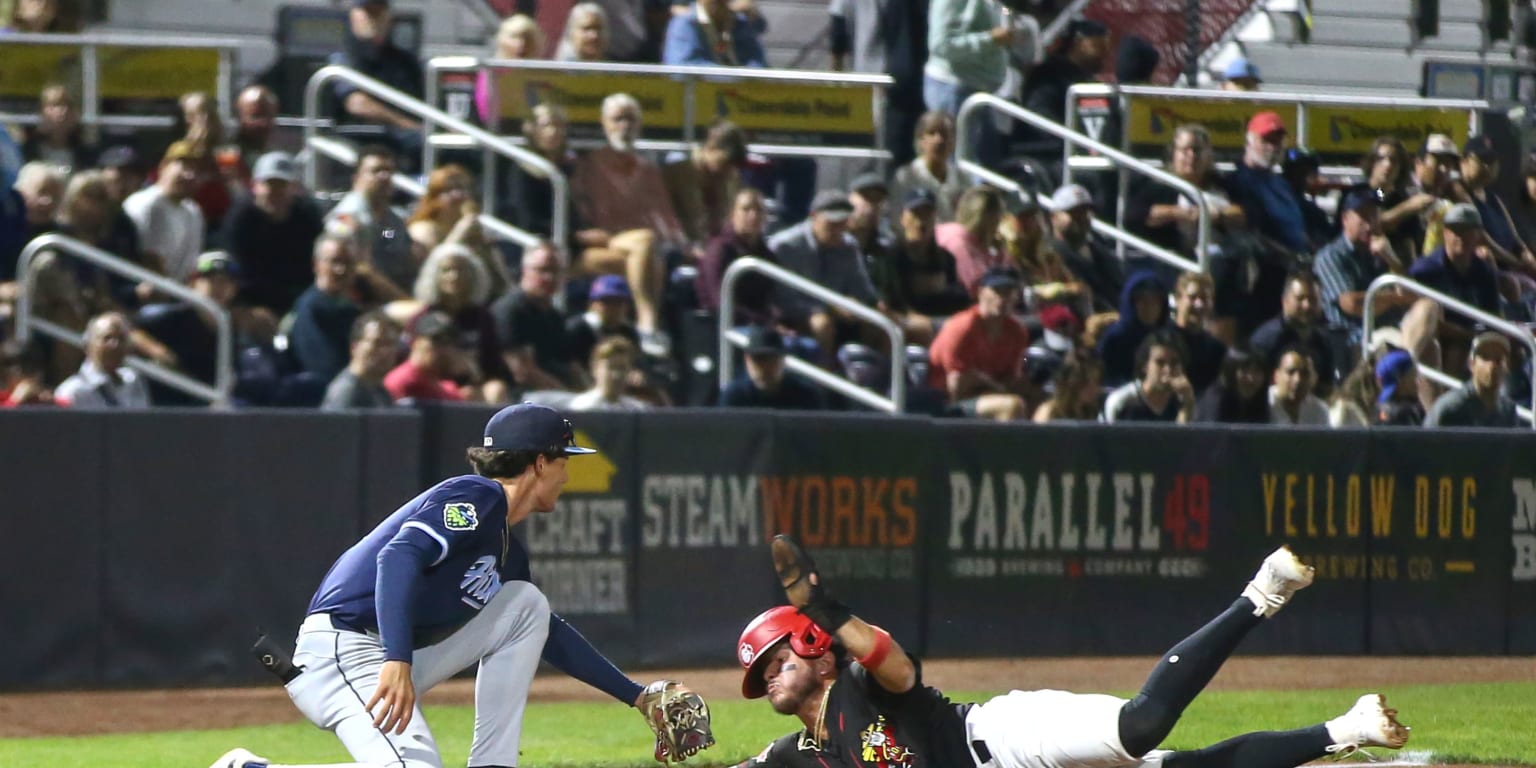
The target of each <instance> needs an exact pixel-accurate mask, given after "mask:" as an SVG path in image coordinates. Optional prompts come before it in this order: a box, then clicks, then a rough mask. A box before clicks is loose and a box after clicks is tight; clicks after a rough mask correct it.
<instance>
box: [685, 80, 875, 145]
mask: <svg viewBox="0 0 1536 768" xmlns="http://www.w3.org/2000/svg"><path fill="white" fill-rule="evenodd" d="M697 99H698V102H697V110H698V118H699V123H700V125H707V124H708V123H709V122H710V121H711V120H714V119H715V118H716V117H724V118H727V119H729V120H731V121H732V122H734V123H736V124H737V125H739V126H741V127H742V128H745V129H746V130H748V131H758V132H774V131H779V132H786V133H791V132H792V133H807V132H809V133H821V134H863V135H869V134H872V133H873V132H874V125H875V112H874V103H873V99H872V98H871V97H870V90H869V87H868V86H862V87H857V88H850V87H847V86H841V85H815V84H809V83H767V82H752V81H744V82H736V83H699V85H698V94H697Z"/></svg>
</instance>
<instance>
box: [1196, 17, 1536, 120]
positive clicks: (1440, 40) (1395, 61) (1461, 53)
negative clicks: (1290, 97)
mask: <svg viewBox="0 0 1536 768" xmlns="http://www.w3.org/2000/svg"><path fill="white" fill-rule="evenodd" d="M1304 2H1305V0H1269V1H1268V2H1265V3H1263V4H1262V6H1263V7H1262V8H1260V9H1258V11H1257V12H1256V13H1253V14H1251V15H1250V17H1249V18H1248V19H1247V21H1246V22H1245V23H1243V24H1240V25H1239V26H1238V27H1237V28H1236V29H1235V34H1234V35H1233V39H1232V40H1231V41H1229V42H1228V43H1226V44H1225V45H1224V46H1223V47H1222V48H1221V49H1220V50H1219V51H1217V52H1216V53H1215V55H1213V56H1212V57H1211V58H1210V59H1209V61H1208V63H1207V66H1206V68H1205V69H1206V71H1207V72H1208V73H1210V74H1211V75H1212V76H1216V75H1219V73H1220V72H1221V70H1222V68H1223V67H1224V66H1225V64H1226V63H1227V61H1229V60H1230V59H1231V58H1233V57H1235V56H1238V55H1242V54H1243V53H1246V55H1247V56H1248V58H1249V60H1250V61H1252V62H1253V63H1254V64H1255V65H1257V66H1258V68H1259V71H1260V72H1261V73H1262V74H1263V76H1264V88H1265V89H1266V90H1275V91H1282V90H1284V91H1308V90H1319V89H1320V90H1327V91H1329V92H1332V93H1358V94H1362V95H1364V94H1369V95H1398V96H1414V95H1418V93H1419V89H1420V85H1421V83H1422V80H1423V72H1424V62H1425V61H1427V60H1435V61H1455V62H1505V63H1508V62H1510V61H1512V60H1513V59H1514V57H1515V55H1516V50H1515V48H1514V47H1513V46H1512V45H1511V44H1510V43H1509V42H1508V41H1489V40H1488V35H1487V23H1486V20H1485V18H1484V8H1485V5H1486V4H1485V2H1483V1H1482V0H1440V30H1439V34H1437V35H1435V36H1433V37H1423V38H1420V37H1419V36H1418V34H1417V32H1416V30H1415V25H1414V21H1413V19H1414V16H1413V13H1414V5H1415V3H1414V1H1413V0H1312V2H1311V9H1312V24H1311V29H1310V35H1309V34H1307V29H1306V25H1305V22H1304V21H1303V17H1302V15H1301V14H1300V13H1298V8H1299V7H1301V6H1300V5H1299V3H1304Z"/></svg>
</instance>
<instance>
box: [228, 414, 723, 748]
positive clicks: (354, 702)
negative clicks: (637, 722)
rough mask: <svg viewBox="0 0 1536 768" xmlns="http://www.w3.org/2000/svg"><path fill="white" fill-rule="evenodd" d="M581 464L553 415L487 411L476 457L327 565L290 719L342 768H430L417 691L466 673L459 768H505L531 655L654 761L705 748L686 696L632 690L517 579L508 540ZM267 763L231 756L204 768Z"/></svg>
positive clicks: (526, 580) (518, 569) (303, 633)
mask: <svg viewBox="0 0 1536 768" xmlns="http://www.w3.org/2000/svg"><path fill="white" fill-rule="evenodd" d="M589 453H594V451H592V450H591V449H588V448H579V447H577V446H576V443H575V438H574V433H573V431H572V428H571V423H570V422H569V421H567V420H566V419H565V418H564V417H563V416H562V415H561V414H560V413H559V412H557V411H555V410H554V409H552V408H547V407H544V406H539V405H533V404H530V403H523V404H521V405H513V406H508V407H507V408H503V409H502V410H501V411H499V412H498V413H497V414H496V415H495V416H492V417H491V419H490V421H489V422H488V423H487V424H486V425H485V436H484V444H483V446H481V447H475V448H470V449H469V451H468V458H469V462H470V464H471V465H472V466H473V467H474V470H475V474H473V475H462V476H459V477H455V478H451V479H449V480H444V481H443V482H441V483H438V484H437V485H434V486H432V487H431V488H430V489H428V490H427V491H426V492H424V493H422V494H421V495H420V496H417V497H416V498H414V499H412V500H410V501H409V502H406V504H405V505H404V506H402V507H400V508H399V509H398V510H396V511H395V513H394V514H392V515H390V516H389V517H388V518H386V519H385V520H384V521H383V522H382V523H380V524H379V525H378V527H376V528H374V529H373V531H372V532H371V533H369V534H368V535H367V536H365V537H363V539H362V541H359V542H358V543H357V544H355V545H353V546H352V548H351V549H348V550H347V551H346V552H345V553H343V554H342V555H341V558H340V559H338V560H337V561H336V563H335V564H334V565H332V566H331V570H330V572H329V573H327V574H326V576H325V579H324V580H323V581H322V582H321V584H320V588H319V589H318V590H317V591H316V592H315V596H314V598H313V599H312V600H311V601H310V604H309V615H308V617H307V618H305V619H304V623H303V625H302V626H301V627H300V628H299V635H298V642H297V648H296V650H295V652H294V656H293V667H294V670H295V671H297V674H296V675H295V676H292V677H291V679H289V680H287V682H286V688H287V690H288V695H289V697H291V698H292V699H293V702H294V704H296V705H298V708H299V711H301V712H303V713H304V716H305V717H308V718H309V719H310V721H311V722H313V723H314V724H315V725H318V726H320V727H321V728H324V729H326V730H329V731H333V732H335V734H336V736H337V737H338V738H340V739H341V742H342V744H344V745H346V747H347V751H348V752H351V753H352V757H353V758H354V759H356V760H357V761H358V763H357V764H355V765H359V766H363V765H367V766H398V767H399V768H428V767H429V766H430V767H431V768H440V767H441V766H442V759H441V758H440V757H439V755H438V750H437V744H436V742H434V741H433V738H432V731H431V730H430V729H429V728H428V727H427V722H426V720H425V719H423V718H422V714H421V709H420V707H418V706H417V692H418V691H422V692H425V691H427V690H430V689H431V688H432V687H433V686H435V685H437V684H438V683H440V682H442V681H444V680H447V679H448V678H449V677H451V676H452V675H454V674H456V673H458V672H459V671H461V670H463V669H466V668H468V667H469V666H470V665H471V664H475V663H477V662H478V663H479V665H480V668H479V670H478V674H477V675H476V679H475V731H474V741H473V743H472V745H471V747H470V756H469V765H470V766H471V768H480V767H484V768H492V767H495V766H503V767H508V766H515V765H517V764H518V744H519V743H520V741H521V738H522V724H523V709H524V707H525V705H526V704H527V700H528V687H529V685H530V684H531V683H532V682H533V675H534V671H535V670H536V669H537V668H538V665H539V659H540V658H541V657H542V658H543V659H545V660H546V661H548V662H549V663H550V664H552V665H554V666H555V667H556V668H558V669H560V670H561V671H563V672H565V673H566V674H568V675H570V676H572V677H574V678H576V679H578V680H580V681H582V682H584V683H586V684H588V685H590V686H592V687H593V688H596V689H598V690H601V691H603V692H604V693H607V694H608V695H610V696H612V697H614V698H615V699H617V700H619V701H621V702H623V703H625V704H629V705H633V706H636V707H637V708H639V709H640V710H641V712H642V714H643V715H645V717H646V722H647V723H649V724H651V725H652V728H653V730H657V731H658V742H657V754H656V756H657V759H658V760H665V759H671V760H681V759H683V758H685V757H687V756H688V755H690V754H693V753H694V752H697V751H698V750H699V749H703V748H705V747H707V746H708V745H709V744H712V743H713V739H712V738H710V736H709V730H708V710H707V709H704V704H703V702H702V700H699V699H698V697H697V695H695V694H692V693H691V692H689V691H687V689H686V688H683V687H682V686H680V685H678V684H677V683H671V682H669V681H658V682H656V683H652V684H651V686H649V687H645V688H642V687H641V686H640V685H639V684H637V683H636V682H634V681H633V680H631V679H629V677H627V676H625V675H624V673H623V672H620V671H619V670H618V668H617V667H615V666H614V665H613V663H612V662H610V661H608V659H607V658H605V657H604V656H603V655H602V654H601V653H599V652H598V651H597V649H595V648H593V647H592V645H591V644H590V643H588V642H587V640H586V639H585V638H583V637H582V636H581V634H580V633H578V632H577V631H576V630H575V629H574V628H572V627H571V625H569V624H567V623H566V622H565V620H564V619H562V618H560V616H558V615H557V614H555V613H552V612H551V611H550V609H549V602H548V601H547V600H546V599H545V597H544V594H543V593H542V592H540V591H539V588H538V587H536V586H534V585H533V583H532V581H531V576H530V574H529V568H528V553H527V552H526V551H525V550H524V549H523V545H522V543H521V542H519V541H518V540H517V539H516V538H514V537H513V536H512V533H511V530H510V529H511V528H512V526H514V525H516V524H517V523H519V522H521V521H522V520H523V519H525V518H527V517H528V516H529V515H531V514H533V513H536V512H549V511H551V510H553V509H554V507H555V501H556V500H557V499H559V498H560V492H561V489H562V488H563V487H564V485H565V481H566V463H567V461H568V460H569V457H572V456H578V455H581V454H589ZM658 708H660V709H664V710H665V716H662V715H659V714H658V711H657V710H658ZM674 712H676V713H681V714H685V715H689V716H691V720H690V725H692V726H693V727H694V733H693V734H692V737H691V739H685V740H684V741H683V742H681V743H680V742H679V741H678V740H677V739H676V738H674V736H675V734H673V733H671V732H667V733H663V732H662V730H660V727H664V726H665V724H666V722H667V721H668V720H669V718H670V717H671V716H672V715H673V714H674ZM700 716H702V729H700V728H699V726H700V723H699V720H700ZM269 764H270V761H268V760H266V759H264V758H259V757H256V756H255V755H252V754H251V753H250V752H247V751H245V750H234V751H232V752H230V753H229V754H226V755H225V756H223V757H221V758H220V759H219V761H218V762H216V763H214V766H215V768H255V767H258V766H268V765H269Z"/></svg>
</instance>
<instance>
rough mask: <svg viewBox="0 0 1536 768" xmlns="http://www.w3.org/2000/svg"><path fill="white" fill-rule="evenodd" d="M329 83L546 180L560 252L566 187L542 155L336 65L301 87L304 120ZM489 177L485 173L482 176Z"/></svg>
mask: <svg viewBox="0 0 1536 768" xmlns="http://www.w3.org/2000/svg"><path fill="white" fill-rule="evenodd" d="M331 80H341V81H344V82H346V83H349V84H351V85H353V86H355V87H356V88H357V89H358V90H360V91H363V92H364V93H367V94H368V95H370V96H373V97H374V98H377V99H380V100H382V101H385V102H387V103H388V104H389V105H390V106H392V107H394V108H395V109H398V110H400V111H402V112H407V113H409V114H412V115H414V116H416V117H417V118H419V119H421V120H422V121H423V122H426V123H429V124H434V125H441V126H443V127H445V128H447V129H448V130H451V131H455V132H458V133H462V134H464V135H465V136H468V137H470V138H472V139H474V140H475V142H476V143H478V144H479V145H480V146H482V147H484V148H485V149H486V150H488V151H490V152H494V153H496V154H498V155H501V156H502V157H505V158H507V159H509V160H511V161H512V162H515V163H517V164H518V165H521V166H522V167H523V168H524V169H525V170H531V171H534V172H536V173H538V174H539V175H540V176H542V177H544V178H545V179H547V180H549V186H550V194H551V196H552V197H553V198H554V200H553V201H552V202H553V204H554V211H553V215H552V216H551V222H550V233H549V239H550V240H551V241H552V242H554V243H555V244H556V245H557V246H558V247H559V248H560V249H561V250H562V252H563V251H564V247H565V243H566V241H567V233H568V228H569V226H570V197H571V195H570V186H569V184H568V182H567V181H566V178H565V174H564V173H561V171H560V169H559V168H557V167H555V165H554V163H551V162H549V161H548V160H546V159H544V157H543V156H541V155H539V154H537V153H535V152H532V151H529V150H527V149H524V148H522V147H519V146H517V145H515V144H513V143H511V142H509V141H507V140H506V139H503V138H501V137H500V136H496V135H493V134H491V133H490V132H488V131H486V130H484V129H482V128H476V127H475V126H473V125H470V124H469V123H466V122H464V121H463V120H460V119H458V118H456V117H454V116H453V115H450V114H448V113H447V112H444V111H442V110H440V109H438V108H436V107H434V106H431V105H430V104H427V103H426V102H424V101H422V100H420V99H417V98H415V97H412V96H410V95H408V94H406V93H404V92H403V91H400V90H398V89H395V88H391V87H389V86H387V85H385V84H383V83H381V82H379V81H378V80H375V79H373V78H371V77H368V76H366V75H363V74H360V73H359V72H357V71H356V70H354V69H351V68H349V67H343V66H338V65H334V64H333V65H330V66H325V67H321V68H320V69H319V70H318V71H316V72H315V74H314V75H312V76H311V77H310V78H309V84H308V85H306V86H305V88H304V117H305V118H306V119H308V120H310V121H313V120H314V119H315V118H316V117H318V116H319V112H320V88H321V86H323V85H325V84H326V83H327V82H330V81H331ZM317 132H318V131H317V128H316V126H315V124H314V123H313V122H309V123H306V125H305V126H304V143H305V145H306V146H307V145H309V143H310V140H312V139H314V138H315V137H316V135H317ZM318 169H319V164H318V163H309V164H308V165H307V166H306V167H305V169H304V181H305V184H306V185H307V186H308V187H309V188H310V189H315V187H316V184H317V182H318V180H319V170H318ZM486 175H487V176H489V175H490V174H489V171H487V173H486ZM481 204H482V205H484V206H486V207H487V208H491V207H494V201H493V200H491V199H490V198H486V199H484V200H482V201H481Z"/></svg>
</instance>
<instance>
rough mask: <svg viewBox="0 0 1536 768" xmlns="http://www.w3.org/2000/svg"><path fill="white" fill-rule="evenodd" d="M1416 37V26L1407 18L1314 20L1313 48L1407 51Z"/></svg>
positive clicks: (1327, 18) (1334, 17)
mask: <svg viewBox="0 0 1536 768" xmlns="http://www.w3.org/2000/svg"><path fill="white" fill-rule="evenodd" d="M1413 37H1414V34H1413V26H1412V25H1411V24H1410V23H1409V22H1408V20H1407V19H1406V18H1400V19H1392V18H1364V17H1358V16H1316V15H1314V16H1313V17H1312V44H1313V45H1353V46H1360V47H1365V48H1403V49H1406V48H1408V47H1409V46H1411V45H1413Z"/></svg>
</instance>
